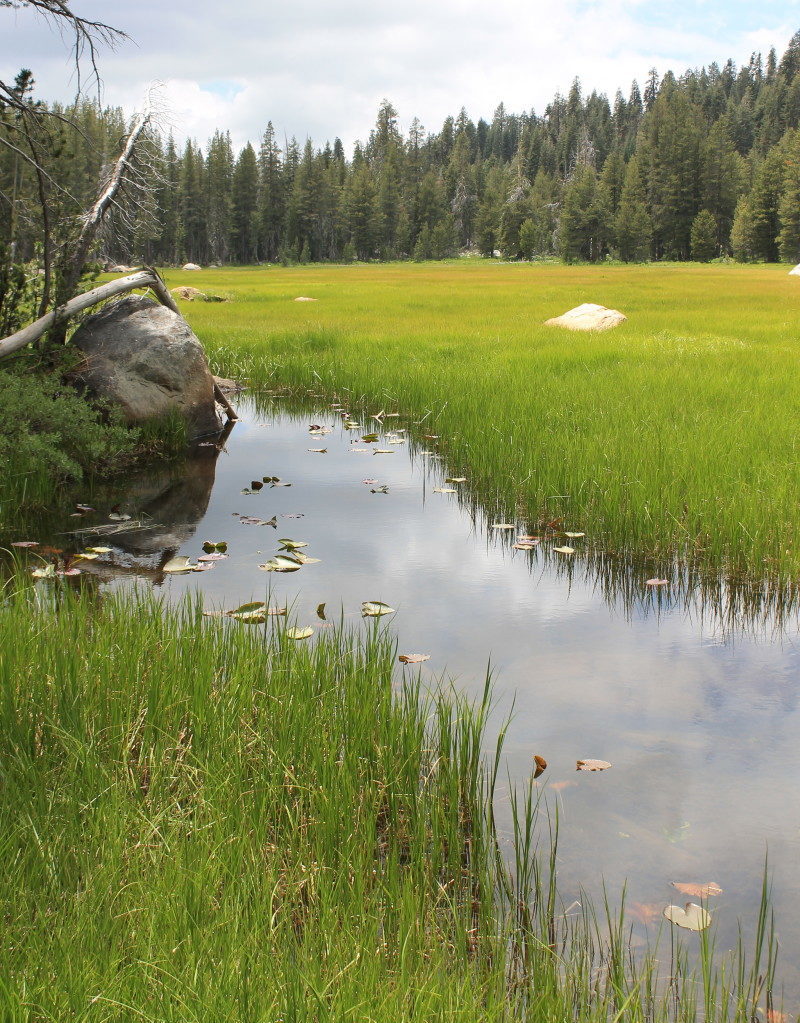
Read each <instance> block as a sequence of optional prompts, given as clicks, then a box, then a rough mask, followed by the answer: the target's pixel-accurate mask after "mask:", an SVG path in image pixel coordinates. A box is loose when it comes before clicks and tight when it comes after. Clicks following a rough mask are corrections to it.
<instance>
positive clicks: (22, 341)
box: [0, 266, 238, 419]
mask: <svg viewBox="0 0 800 1023" xmlns="http://www.w3.org/2000/svg"><path fill="white" fill-rule="evenodd" d="M137 288H148V289H149V290H150V291H152V292H153V294H154V295H155V297H156V298H157V299H158V301H159V302H160V303H161V304H162V305H164V306H166V307H167V308H168V309H171V310H172V312H174V313H177V314H178V316H180V310H179V309H178V305H177V303H176V302H175V299H174V298H173V297H172V295H171V294H170V292H169V289H168V288H167V286H166V284H164V282H163V280H162V279H161V277H160V276H159V274H158V273H157V271H156V270H154V269H153V268H152V267H149V266H145V267H142V268H141V270H137V271H136V272H135V273H132V274H128V276H127V277H118V278H117V279H116V280H114V281H108V282H107V283H106V284H100V285H98V287H96V288H92V289H91V291H86V292H84V293H83V294H82V295H76V296H75V298H71V299H70V300H69V302H65V303H64V305H62V306H59V308H57V309H53V310H52V311H51V312H49V313H46V314H45V315H44V316H40V317H39V319H38V320H34V321H33V323H29V324H28V326H27V327H23V328H22V330H18V331H17V332H16V334H11V335H10V336H9V337H6V338H3V339H2V340H0V359H2V358H4V357H5V356H7V355H11V354H12V353H13V352H17V351H19V349H20V348H24V347H25V346H26V345H29V344H32V342H34V341H38V340H39V338H40V337H41V336H42V335H43V334H46V333H47V331H48V330H50V329H52V327H54V326H55V325H56V324H59V323H64V321H65V320H68V319H69V318H70V317H72V316H76V315H77V314H78V313H81V312H83V311H84V309H89V308H91V306H93V305H96V304H97V303H98V302H104V301H106V300H107V299H109V298H116V297H117V296H118V295H124V294H126V293H127V292H129V291H135V290H136V289H137ZM214 398H215V400H216V401H217V402H219V404H220V405H221V406H222V407H223V408H224V409H225V412H226V414H227V416H228V418H229V419H237V418H238V416H237V415H236V412H235V410H234V408H233V406H232V405H231V403H230V402H229V401H228V399H227V398H226V397H225V395H224V394H223V393H222V391H221V390H220V388H219V387H218V386H217V384H216V383H215V384H214Z"/></svg>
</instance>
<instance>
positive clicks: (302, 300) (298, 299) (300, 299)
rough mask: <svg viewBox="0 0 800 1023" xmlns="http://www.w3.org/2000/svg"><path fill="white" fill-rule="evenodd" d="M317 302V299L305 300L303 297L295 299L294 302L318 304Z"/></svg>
mask: <svg viewBox="0 0 800 1023" xmlns="http://www.w3.org/2000/svg"><path fill="white" fill-rule="evenodd" d="M318 301H319V299H316V298H307V297H306V296H305V295H300V297H299V298H296V299H295V302H318Z"/></svg>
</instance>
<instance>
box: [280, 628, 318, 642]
mask: <svg viewBox="0 0 800 1023" xmlns="http://www.w3.org/2000/svg"><path fill="white" fill-rule="evenodd" d="M313 635H314V630H313V629H312V628H311V627H310V626H308V627H306V628H305V629H287V630H286V636H287V638H288V639H308V637H309V636H313Z"/></svg>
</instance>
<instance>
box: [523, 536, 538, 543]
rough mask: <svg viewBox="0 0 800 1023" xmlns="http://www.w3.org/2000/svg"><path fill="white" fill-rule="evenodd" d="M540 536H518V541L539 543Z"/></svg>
mask: <svg viewBox="0 0 800 1023" xmlns="http://www.w3.org/2000/svg"><path fill="white" fill-rule="evenodd" d="M541 541H542V538H541V537H540V536H527V535H526V536H518V537H517V542H518V543H541Z"/></svg>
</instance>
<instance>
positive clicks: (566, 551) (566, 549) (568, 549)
mask: <svg viewBox="0 0 800 1023" xmlns="http://www.w3.org/2000/svg"><path fill="white" fill-rule="evenodd" d="M553 550H554V551H558V553H559V554H574V553H575V548H574V547H554V548H553Z"/></svg>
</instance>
